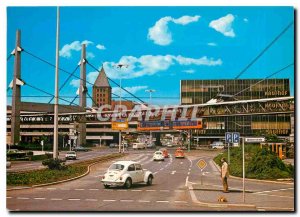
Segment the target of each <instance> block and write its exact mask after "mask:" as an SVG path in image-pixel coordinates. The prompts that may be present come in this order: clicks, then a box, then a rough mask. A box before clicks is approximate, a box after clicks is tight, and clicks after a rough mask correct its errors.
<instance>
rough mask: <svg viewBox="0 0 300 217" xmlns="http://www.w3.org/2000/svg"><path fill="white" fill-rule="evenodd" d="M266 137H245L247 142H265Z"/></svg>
mask: <svg viewBox="0 0 300 217" xmlns="http://www.w3.org/2000/svg"><path fill="white" fill-rule="evenodd" d="M264 141H265V138H264V137H247V138H245V142H247V143H260V142H264Z"/></svg>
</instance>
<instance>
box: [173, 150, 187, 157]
mask: <svg viewBox="0 0 300 217" xmlns="http://www.w3.org/2000/svg"><path fill="white" fill-rule="evenodd" d="M184 157H185V156H184V152H183V150H182V149H181V148H178V149H176V151H175V158H184Z"/></svg>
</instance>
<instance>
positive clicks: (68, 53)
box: [59, 40, 93, 58]
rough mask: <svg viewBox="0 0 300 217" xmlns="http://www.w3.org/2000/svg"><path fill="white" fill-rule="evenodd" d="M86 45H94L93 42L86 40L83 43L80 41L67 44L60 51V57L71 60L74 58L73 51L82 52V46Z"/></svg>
mask: <svg viewBox="0 0 300 217" xmlns="http://www.w3.org/2000/svg"><path fill="white" fill-rule="evenodd" d="M82 44H86V46H88V45H90V44H93V42H92V41H88V40H84V41H82V42H80V41H73V42H72V43H71V44H65V45H64V46H63V47H62V49H61V50H60V51H59V56H61V57H65V58H71V57H72V51H80V50H81V45H82Z"/></svg>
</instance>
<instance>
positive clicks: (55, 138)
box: [53, 7, 59, 159]
mask: <svg viewBox="0 0 300 217" xmlns="http://www.w3.org/2000/svg"><path fill="white" fill-rule="evenodd" d="M56 22H57V23H56V62H55V96H54V100H55V102H54V136H53V158H54V159H57V158H58V83H59V78H58V68H59V7H57V20H56Z"/></svg>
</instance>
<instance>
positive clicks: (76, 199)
mask: <svg viewBox="0 0 300 217" xmlns="http://www.w3.org/2000/svg"><path fill="white" fill-rule="evenodd" d="M68 200H71V201H78V200H80V199H79V198H69V199H68Z"/></svg>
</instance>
